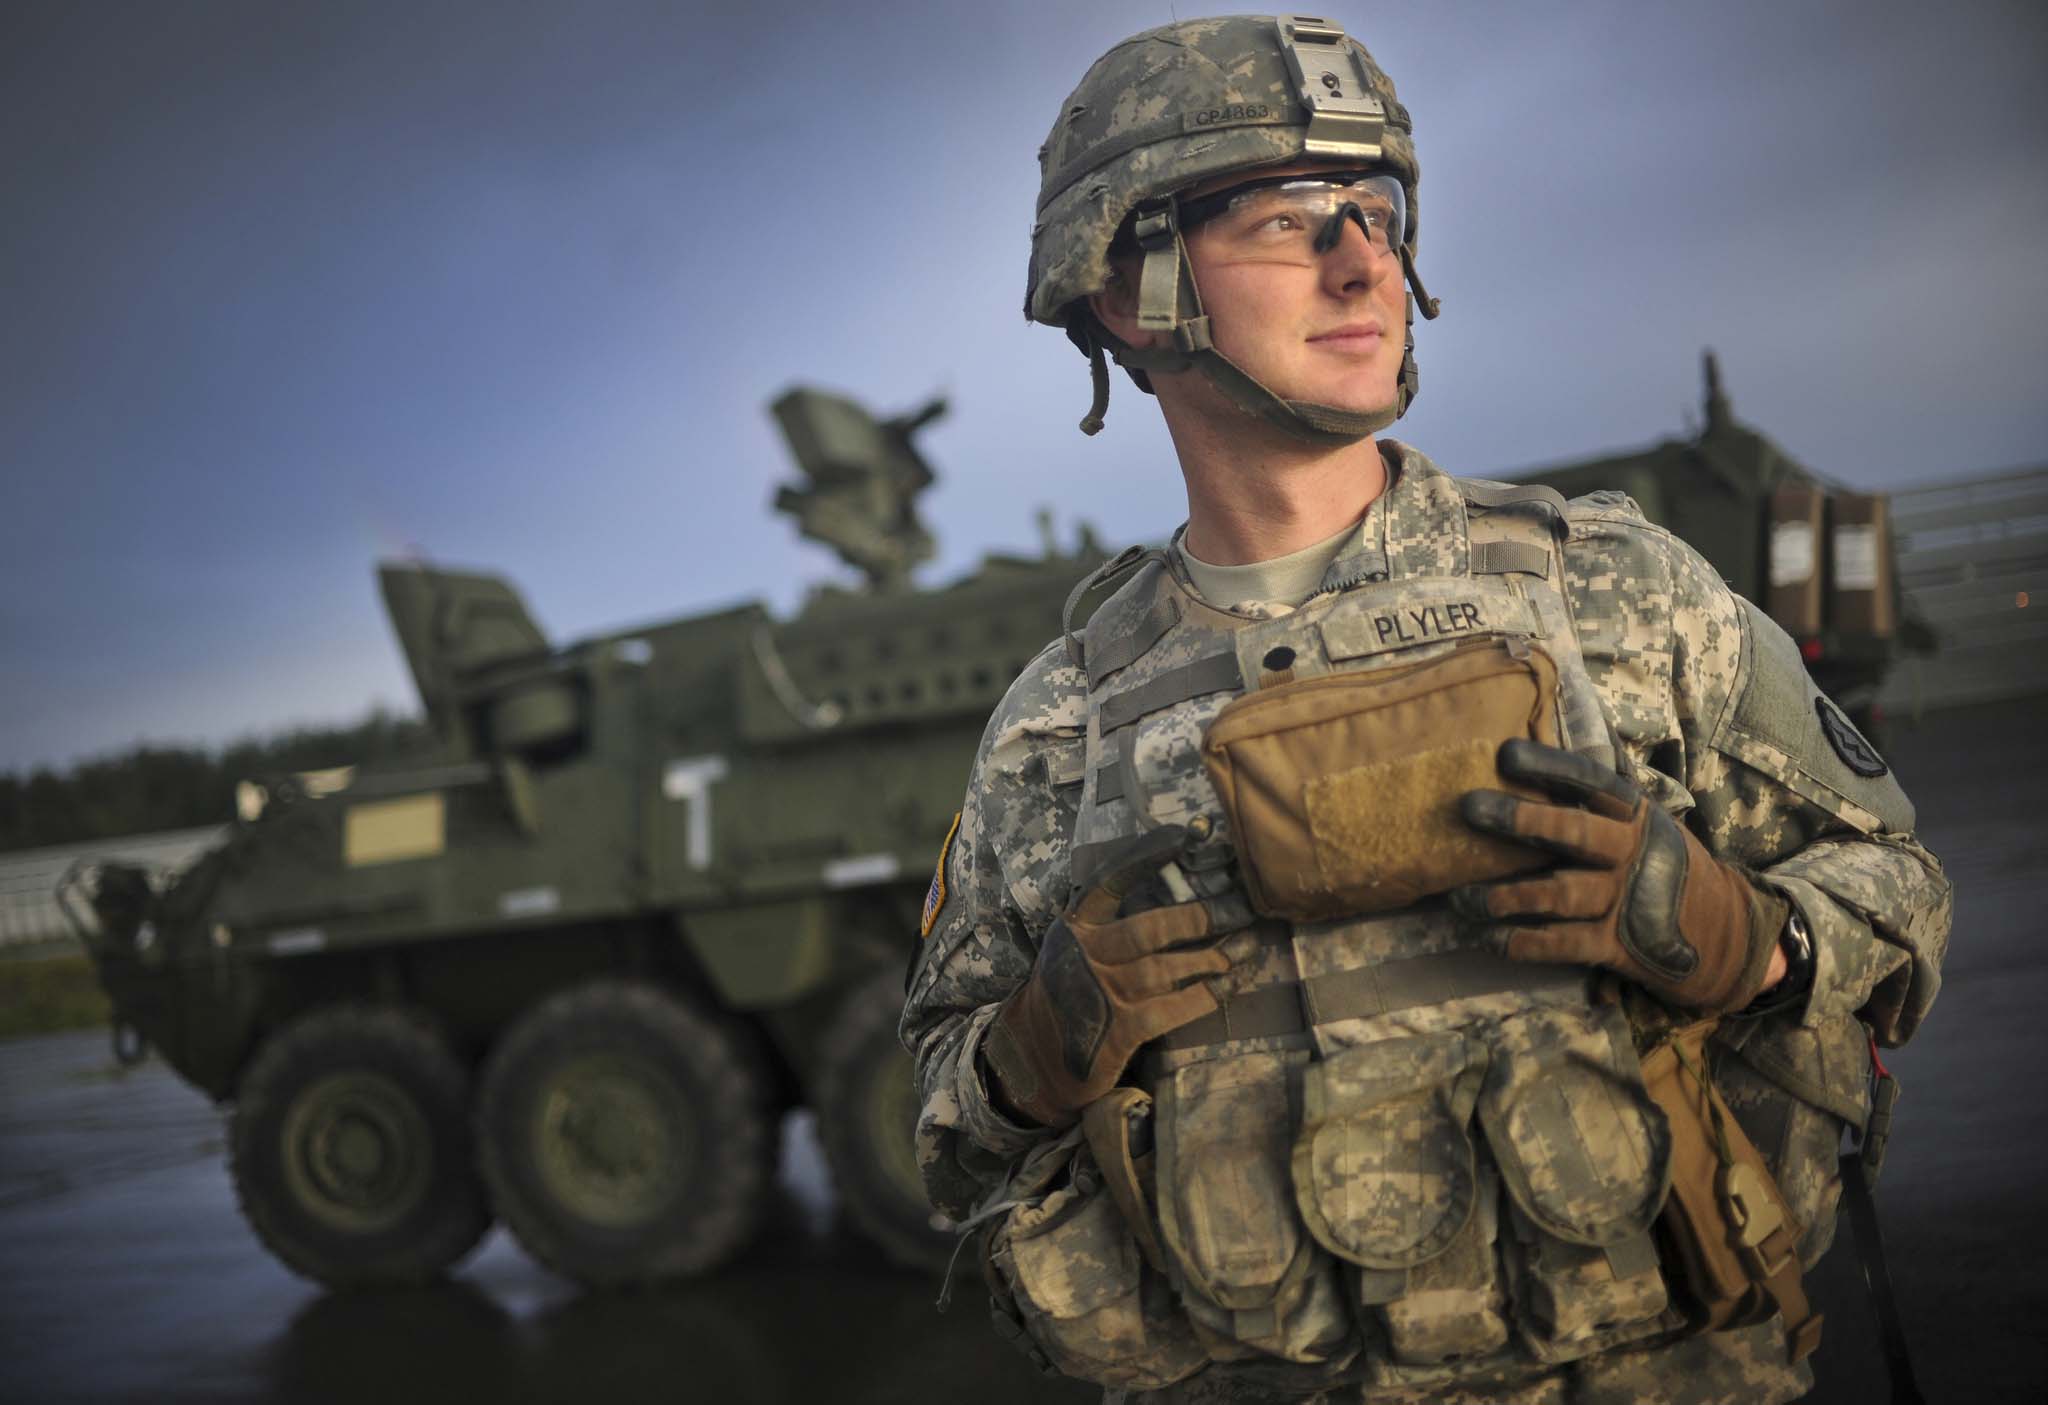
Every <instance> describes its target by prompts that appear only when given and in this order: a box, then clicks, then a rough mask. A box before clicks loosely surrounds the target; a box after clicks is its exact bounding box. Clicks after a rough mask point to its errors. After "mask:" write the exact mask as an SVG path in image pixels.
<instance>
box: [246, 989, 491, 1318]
mask: <svg viewBox="0 0 2048 1405" xmlns="http://www.w3.org/2000/svg"><path fill="white" fill-rule="evenodd" d="M469 1119H470V1109H469V1075H468V1073H467V1072H466V1071H465V1070H464V1069H463V1066H462V1065H461V1063H459V1062H458V1061H457V1060H456V1058H455V1056H454V1054H453V1053H451V1052H450V1050H449V1048H448V1045H447V1043H446V1042H445V1041H444V1040H443V1039H442V1038H441V1036H440V1035H439V1033H437V1032H436V1030H435V1029H434V1027H433V1026H432V1025H431V1024H429V1023H428V1022H427V1021H426V1020H424V1019H423V1018H421V1017H420V1016H418V1015H416V1014H413V1013H410V1012H408V1011H405V1010H401V1009H395V1008H392V1007H388V1006H371V1005H336V1006H331V1007H329V1008H326V1009H322V1010H316V1011H314V1012H312V1013H311V1014H307V1015H302V1016H300V1017H299V1018H298V1019H296V1020H294V1021H292V1022H291V1023H290V1024H288V1025H286V1026H285V1027H284V1028H283V1029H281V1030H279V1031H278V1032H277V1033H276V1034H274V1035H272V1036H271V1037H270V1039H269V1040H268V1042H266V1043H265V1044H264V1045H263V1047H262V1049H261V1050H259V1051H258V1052H257V1055H256V1058H255V1060H254V1061H253V1062H252V1063H251V1064H250V1065H249V1070H248V1072H247V1073H245V1074H244V1075H243V1077H242V1080H241V1085H240V1087H239V1088H237V1090H236V1094H235V1106H234V1111H233V1114H232V1116H231V1119H230V1126H229V1136H228V1140H229V1166H230V1168H231V1170H232V1172H233V1175H234V1182H235V1195H236V1198H237V1199H239V1200H240V1202H241V1206H242V1213H243V1215H244V1216H245V1217H246V1218H247V1219H248V1221H249V1224H250V1226H251V1227H252V1228H254V1229H255V1231H256V1235H257V1237H258V1238H259V1239H261V1240H262V1241H263V1243H264V1245H265V1246H266V1247H268V1248H269V1250H270V1251H271V1252H272V1253H273V1254H275V1255H277V1257H278V1258H280V1259H282V1260H283V1261H284V1262H285V1264H286V1265H287V1266H289V1267H290V1268H292V1269H294V1270H296V1271H297V1272H299V1273H302V1274H304V1275H306V1276H307V1277H308V1278H313V1279H317V1280H319V1281H320V1282H322V1283H325V1284H327V1285H328V1286H330V1287H334V1288H354V1287H365V1286H371V1285H388V1284H414V1283H423V1282H426V1281H427V1280H429V1279H431V1278H433V1277H435V1276H436V1275H438V1274H439V1273H441V1272H442V1271H443V1270H444V1269H446V1268H447V1267H448V1266H449V1265H450V1264H452V1263H454V1262H455V1261H456V1260H457V1259H459V1258H461V1257H462V1256H463V1255H464V1254H466V1253H468V1252H469V1251H470V1250H471V1249H473V1248H475V1247H476V1243H477V1241H478V1240H479V1239H481V1238H483V1235H484V1231H485V1230H487V1229H489V1228H490V1224H491V1215H490V1208H489V1201H488V1200H487V1199H486V1198H485V1195H484V1188H483V1184H482V1182H481V1181H480V1180H479V1179H478V1178H477V1174H476V1166H475V1148H474V1146H473V1145H472V1143H471V1141H470V1122H469Z"/></svg>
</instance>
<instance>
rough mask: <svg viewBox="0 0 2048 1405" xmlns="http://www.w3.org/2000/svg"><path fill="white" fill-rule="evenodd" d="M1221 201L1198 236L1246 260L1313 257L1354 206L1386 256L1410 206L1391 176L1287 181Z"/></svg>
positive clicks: (1402, 232)
mask: <svg viewBox="0 0 2048 1405" xmlns="http://www.w3.org/2000/svg"><path fill="white" fill-rule="evenodd" d="M1224 196H1225V199H1224V200H1223V201H1222V203H1221V208H1220V209H1217V210H1216V211H1215V213H1214V214H1211V215H1208V216H1207V218H1206V219H1205V220H1204V221H1203V223H1202V225H1201V232H1202V234H1203V236H1204V237H1205V238H1209V239H1213V240H1215V241H1218V242H1220V243H1221V244H1223V245H1225V246H1226V247H1227V249H1228V250H1229V251H1231V252H1234V253H1238V254H1241V255H1243V256H1245V257H1257V256H1260V255H1266V256H1270V257H1275V258H1287V259H1290V260H1291V259H1301V260H1304V261H1306V260H1308V259H1312V258H1314V257H1315V256H1316V253H1317V249H1316V247H1315V246H1316V237H1317V236H1318V235H1319V234H1321V233H1322V231H1323V229H1324V227H1325V226H1326V225H1328V224H1329V222H1330V219H1331V217H1332V216H1337V215H1342V214H1344V213H1345V206H1347V205H1351V206H1356V207H1357V210H1358V216H1359V223H1360V224H1361V225H1362V226H1363V227H1364V229H1365V232H1366V240H1367V242H1368V243H1369V244H1370V245H1371V247H1372V248H1374V249H1376V250H1378V251H1380V252H1381V253H1386V252H1388V251H1390V250H1392V249H1394V248H1397V247H1399V246H1400V244H1401V243H1402V242H1403V241H1404V239H1405V238H1406V233H1407V224H1408V202H1407V201H1406V199H1405V198H1404V197H1403V193H1402V190H1401V182H1400V181H1398V180H1396V179H1394V178H1393V177H1392V176H1380V175H1373V176H1362V177H1356V178H1338V179H1334V180H1333V179H1328V178H1323V177H1316V176H1300V177H1288V178H1285V179H1282V180H1277V181H1258V182H1253V183H1248V184H1246V185H1243V186H1240V187H1238V188H1236V189H1235V190H1232V191H1226V192H1224ZM1205 213H1206V212H1205ZM1340 233H1341V231H1340Z"/></svg>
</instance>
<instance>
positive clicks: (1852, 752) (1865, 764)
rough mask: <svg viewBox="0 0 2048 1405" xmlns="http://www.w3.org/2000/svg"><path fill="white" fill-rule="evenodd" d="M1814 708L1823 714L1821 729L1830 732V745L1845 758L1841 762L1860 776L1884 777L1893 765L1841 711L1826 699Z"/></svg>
mask: <svg viewBox="0 0 2048 1405" xmlns="http://www.w3.org/2000/svg"><path fill="white" fill-rule="evenodd" d="M1813 710H1814V711H1815V712H1816V713H1818V714H1820V729H1821V731H1822V732H1824V733H1826V734H1827V739H1828V745H1829V746H1831V747H1833V748H1834V749H1835V755H1837V756H1839V757H1841V758H1842V764H1843V765H1845V766H1847V767H1848V768H1849V769H1850V770H1852V771H1854V772H1855V773H1856V774H1857V775H1859V776H1881V775H1883V774H1884V773H1885V772H1886V771H1888V770H1890V769H1891V768H1890V767H1889V766H1887V765H1885V763H1884V758H1883V757H1882V756H1879V755H1878V754H1877V748H1876V747H1874V746H1872V745H1871V744H1870V743H1869V742H1867V741H1865V740H1864V739H1863V734H1862V733H1861V732H1859V731H1857V730H1856V727H1855V725H1854V724H1853V723H1851V722H1850V721H1849V719H1848V718H1846V717H1844V716H1843V715H1842V710H1841V709H1840V708H1838V707H1836V706H1835V705H1834V704H1833V703H1831V702H1829V701H1828V700H1827V699H1826V698H1822V697H1817V698H1815V699H1814V700H1813Z"/></svg>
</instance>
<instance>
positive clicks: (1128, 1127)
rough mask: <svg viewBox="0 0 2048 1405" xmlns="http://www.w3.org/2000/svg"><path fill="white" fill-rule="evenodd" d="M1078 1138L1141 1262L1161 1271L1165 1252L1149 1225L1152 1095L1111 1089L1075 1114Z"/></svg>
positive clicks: (1129, 1089) (1152, 1160) (1164, 1267)
mask: <svg viewBox="0 0 2048 1405" xmlns="http://www.w3.org/2000/svg"><path fill="white" fill-rule="evenodd" d="M1081 1135H1082V1136H1083V1137H1085V1138H1086V1139H1087V1142H1088V1149H1089V1150H1090V1151H1092V1152H1093V1153H1095V1164H1096V1166H1097V1167H1098V1168H1099V1169H1100V1171H1101V1174H1102V1188H1103V1189H1104V1190H1105V1191H1107V1192H1108V1193H1109V1198H1110V1199H1111V1200H1113V1201H1115V1202H1116V1208H1117V1210H1118V1211H1119V1212H1120V1213H1121V1214H1122V1215H1123V1217H1124V1223H1125V1224H1126V1225H1128V1226H1129V1227H1130V1231H1131V1238H1132V1239H1133V1240H1135V1241H1136V1243H1137V1245H1138V1250H1139V1252H1140V1253H1142V1254H1144V1256H1145V1262H1146V1263H1148V1264H1150V1265H1151V1266H1152V1267H1153V1269H1154V1270H1155V1271H1157V1272H1159V1273H1164V1272H1166V1252H1165V1250H1163V1249H1162V1248H1161V1247H1160V1244H1159V1232H1158V1230H1157V1229H1156V1228H1155V1227H1154V1226H1153V1223H1152V1199H1153V1163H1154V1159H1155V1158H1154V1156H1153V1152H1152V1095H1151V1094H1150V1093H1147V1092H1145V1091H1144V1090H1143V1089H1141V1088H1112V1089H1110V1090H1109V1091H1108V1092H1107V1093H1105V1094H1103V1096H1101V1097H1099V1098H1097V1099H1096V1100H1095V1101H1094V1102H1092V1103H1090V1104H1088V1106H1087V1108H1086V1109H1084V1110H1083V1111H1082V1113H1081Z"/></svg>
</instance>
